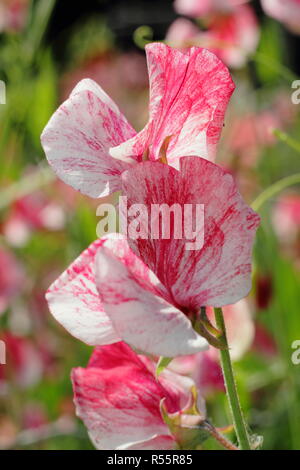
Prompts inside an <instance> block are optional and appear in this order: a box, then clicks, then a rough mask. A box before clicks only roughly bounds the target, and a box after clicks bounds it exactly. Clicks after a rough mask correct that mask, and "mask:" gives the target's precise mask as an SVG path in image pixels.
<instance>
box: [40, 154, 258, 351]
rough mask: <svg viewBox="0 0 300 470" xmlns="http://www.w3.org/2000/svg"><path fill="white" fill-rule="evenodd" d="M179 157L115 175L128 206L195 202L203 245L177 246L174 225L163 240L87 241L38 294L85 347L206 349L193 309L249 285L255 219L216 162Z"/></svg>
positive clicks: (220, 301)
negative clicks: (200, 207) (122, 344)
mask: <svg viewBox="0 0 300 470" xmlns="http://www.w3.org/2000/svg"><path fill="white" fill-rule="evenodd" d="M180 163H181V171H180V172H178V171H177V170H175V169H174V168H172V167H171V166H168V165H164V164H161V163H158V162H155V163H154V162H145V163H142V164H140V165H137V166H135V167H134V168H132V169H131V170H129V171H128V172H126V173H124V174H123V176H122V178H123V193H124V194H125V195H126V196H127V198H128V206H129V207H131V206H132V205H133V204H144V205H145V206H146V207H148V208H149V212H150V207H151V205H152V204H159V205H160V204H164V203H165V204H167V205H169V206H172V204H174V203H177V204H179V205H180V206H181V207H182V208H183V207H184V205H185V204H192V205H195V204H199V203H201V204H204V207H205V230H204V238H203V240H204V244H203V247H202V248H201V249H195V250H186V240H185V239H175V238H174V233H173V232H174V227H173V228H172V229H171V230H172V233H170V239H157V240H156V239H137V240H134V239H131V238H128V241H126V240H125V238H123V237H120V238H119V239H111V237H105V238H104V239H102V240H98V241H96V242H94V243H93V244H92V245H91V246H90V248H89V249H88V250H87V251H85V252H84V253H83V254H82V255H81V256H80V257H79V258H78V259H77V260H76V261H75V262H74V263H73V265H71V266H70V268H69V269H68V270H67V271H66V272H65V273H64V274H63V275H62V276H61V277H60V278H59V279H58V280H57V281H56V282H55V283H54V284H53V285H52V286H51V287H50V289H49V291H48V294H47V299H48V303H49V307H50V310H51V312H52V314H53V315H54V316H55V318H56V319H57V320H58V321H59V322H60V323H61V324H62V325H63V326H64V327H65V328H66V329H67V330H68V331H69V332H70V333H71V334H73V335H74V336H76V337H77V338H79V339H81V340H83V341H85V342H87V343H88V344H91V345H101V344H108V343H113V342H116V341H118V340H119V338H121V339H122V340H124V341H126V342H127V343H128V344H130V345H132V346H134V347H135V348H137V349H139V350H141V351H144V352H147V353H150V354H154V355H159V356H167V357H174V356H177V355H187V354H192V353H196V352H198V351H201V350H203V349H205V348H206V346H207V343H206V340H204V338H202V337H201V336H199V335H198V333H196V331H195V330H194V329H193V327H192V321H193V320H194V319H195V318H197V315H198V312H199V309H200V307H201V306H206V305H210V306H216V307H219V306H224V305H227V304H231V303H234V302H236V301H238V300H240V299H241V298H243V297H244V296H246V295H247V293H248V292H249V290H250V287H251V279H250V278H251V249H252V242H253V238H254V234H255V231H256V228H257V226H258V223H259V217H258V216H257V214H255V213H254V212H253V211H252V210H251V209H250V208H249V207H248V206H247V205H246V204H245V203H244V202H243V200H242V198H241V196H240V194H239V193H238V191H237V189H236V187H235V185H234V182H233V179H232V177H231V176H230V175H229V174H228V173H226V172H225V171H224V170H223V169H222V168H220V167H218V166H217V165H215V164H213V163H211V162H209V161H207V160H205V159H202V158H199V157H185V158H183V159H181V161H180ZM198 231H199V233H203V226H201V227H198ZM149 233H151V232H150V231H149ZM199 233H198V235H199ZM129 245H130V247H131V248H132V250H133V251H134V253H135V254H134V253H133V252H132V251H131V250H130V248H129ZM136 255H137V256H136Z"/></svg>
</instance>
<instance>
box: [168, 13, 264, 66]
mask: <svg viewBox="0 0 300 470" xmlns="http://www.w3.org/2000/svg"><path fill="white" fill-rule="evenodd" d="M258 39H259V28H258V23H257V19H256V16H255V13H254V11H253V9H252V8H251V7H250V6H249V5H240V6H238V7H236V8H235V9H234V10H233V11H230V12H227V13H226V14H215V15H212V16H211V17H209V18H208V19H207V22H206V30H205V31H204V30H201V29H200V28H197V26H196V25H195V24H193V23H192V22H191V21H190V20H188V19H185V18H178V19H176V20H175V21H174V22H173V23H172V25H171V26H170V28H169V30H168V32H167V36H166V41H167V42H168V43H169V44H170V45H173V46H175V47H179V48H186V47H188V46H192V45H195V46H200V47H205V48H207V49H209V50H210V51H211V52H213V53H214V54H216V55H217V56H218V57H219V58H220V59H221V60H222V61H223V62H225V63H226V64H227V65H228V66H229V67H233V68H240V67H242V66H244V65H245V63H246V61H247V58H248V57H249V55H251V54H252V53H253V52H254V51H255V49H256V47H257V44H258Z"/></svg>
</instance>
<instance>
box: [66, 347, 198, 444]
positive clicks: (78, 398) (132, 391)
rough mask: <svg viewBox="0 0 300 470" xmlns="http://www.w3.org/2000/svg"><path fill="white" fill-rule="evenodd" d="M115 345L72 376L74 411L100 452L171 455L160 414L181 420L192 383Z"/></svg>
mask: <svg viewBox="0 0 300 470" xmlns="http://www.w3.org/2000/svg"><path fill="white" fill-rule="evenodd" d="M154 367H155V365H154V363H153V362H152V361H151V360H150V359H148V358H146V357H145V356H138V355H137V354H136V353H135V352H133V351H132V350H131V349H130V348H129V346H127V345H126V344H125V343H123V342H119V343H116V344H113V345H109V346H102V347H98V348H96V349H95V350H94V352H93V355H92V357H91V359H90V362H89V364H88V366H87V367H86V368H80V367H78V368H76V369H73V371H72V381H73V389H74V399H75V406H76V411H77V414H78V416H79V417H80V418H81V419H82V420H83V421H84V423H85V425H86V427H87V429H88V432H89V435H90V438H91V440H92V442H93V443H94V445H95V447H96V448H98V449H101V450H115V449H116V450H137V449H139V450H145V449H150V450H151V449H154V450H161V449H175V448H176V436H174V435H172V434H171V431H170V430H169V428H168V426H167V424H166V423H165V422H164V420H163V417H162V413H161V408H160V407H161V404H162V402H163V403H164V405H165V408H166V410H167V412H168V413H170V414H171V415H173V416H174V415H181V414H182V412H184V410H185V409H187V408H189V407H190V406H191V404H192V395H191V387H192V386H193V382H192V380H190V379H188V378H186V377H182V376H180V375H178V374H176V373H174V372H171V371H169V370H167V369H165V370H164V371H163V372H162V373H161V374H160V375H159V377H158V378H156V377H155V373H154Z"/></svg>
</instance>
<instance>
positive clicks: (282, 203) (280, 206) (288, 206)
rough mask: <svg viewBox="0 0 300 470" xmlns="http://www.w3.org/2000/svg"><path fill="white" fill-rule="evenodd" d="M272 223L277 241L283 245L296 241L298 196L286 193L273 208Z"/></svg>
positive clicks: (299, 227) (299, 217)
mask: <svg viewBox="0 0 300 470" xmlns="http://www.w3.org/2000/svg"><path fill="white" fill-rule="evenodd" d="M272 221H273V226H274V229H275V232H276V234H277V236H278V237H279V239H280V240H281V241H283V242H285V243H287V242H288V243H291V242H294V241H295V240H297V237H298V236H299V234H300V195H299V194H297V193H286V194H283V195H282V196H280V197H279V198H278V200H277V202H276V204H275V206H274V209H273V214H272Z"/></svg>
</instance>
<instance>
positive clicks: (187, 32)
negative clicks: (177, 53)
mask: <svg viewBox="0 0 300 470" xmlns="http://www.w3.org/2000/svg"><path fill="white" fill-rule="evenodd" d="M200 34H201V31H200V29H199V27H198V26H196V25H195V24H194V23H193V22H192V21H190V20H188V19H187V18H177V19H176V20H175V21H173V23H172V24H171V26H170V27H169V29H168V31H167V34H166V41H167V43H168V44H169V45H170V46H172V47H178V48H179V49H186V48H188V47H190V46H192V45H198V40H199V35H200Z"/></svg>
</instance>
